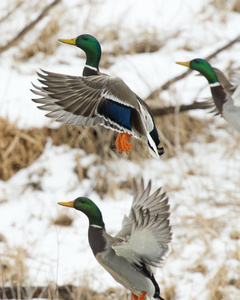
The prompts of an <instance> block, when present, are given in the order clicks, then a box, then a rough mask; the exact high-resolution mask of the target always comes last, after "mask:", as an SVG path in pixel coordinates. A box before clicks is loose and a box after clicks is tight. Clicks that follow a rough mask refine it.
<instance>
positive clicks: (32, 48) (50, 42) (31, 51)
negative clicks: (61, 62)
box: [18, 16, 59, 60]
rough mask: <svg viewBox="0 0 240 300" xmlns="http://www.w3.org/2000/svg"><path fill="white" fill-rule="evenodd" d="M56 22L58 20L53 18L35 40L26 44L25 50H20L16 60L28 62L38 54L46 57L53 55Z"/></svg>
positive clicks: (57, 27)
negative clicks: (40, 53)
mask: <svg viewBox="0 0 240 300" xmlns="http://www.w3.org/2000/svg"><path fill="white" fill-rule="evenodd" d="M58 20H59V19H58V18H56V17H55V16H53V17H52V18H51V20H50V21H49V22H48V23H47V25H46V26H45V27H44V29H43V30H42V31H41V33H40V35H39V36H37V37H36V40H35V41H33V43H31V44H28V45H27V47H26V48H22V49H21V50H20V57H18V59H19V58H20V59H22V60H28V59H29V58H31V57H32V56H34V55H36V54H37V53H39V52H42V53H44V55H46V56H47V55H51V54H53V53H54V52H55V50H56V48H57V46H58V41H57V33H58V31H59V24H58V22H59V21H58Z"/></svg>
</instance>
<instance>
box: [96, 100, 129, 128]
mask: <svg viewBox="0 0 240 300" xmlns="http://www.w3.org/2000/svg"><path fill="white" fill-rule="evenodd" d="M98 113H99V114H101V115H103V116H104V117H106V118H108V119H110V120H111V121H113V122H115V123H117V124H119V125H121V126H123V127H125V128H127V129H130V130H131V124H130V122H131V115H132V108H131V107H129V106H125V105H124V104H121V103H118V102H114V101H112V100H109V99H106V100H105V101H104V103H103V104H102V105H101V107H99V108H98Z"/></svg>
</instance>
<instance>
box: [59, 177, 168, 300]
mask: <svg viewBox="0 0 240 300" xmlns="http://www.w3.org/2000/svg"><path fill="white" fill-rule="evenodd" d="M150 190H151V182H150V181H149V183H148V185H147V187H146V189H144V184H143V181H142V182H141V186H140V188H139V189H138V192H137V193H136V194H135V197H134V199H133V203H132V207H131V210H130V213H129V216H128V217H127V216H126V215H125V216H124V218H123V222H122V228H121V230H120V231H119V232H118V233H117V234H116V235H115V236H114V237H113V236H111V235H109V234H108V233H107V232H106V229H105V224H104V222H103V218H102V213H101V211H100V209H99V208H98V207H97V205H96V204H95V203H94V202H93V201H92V200H90V199H88V198H86V197H79V198H77V199H75V200H74V201H71V202H59V203H58V204H60V205H63V206H67V207H73V208H75V209H77V210H80V211H81V212H83V213H84V214H85V215H86V216H87V217H88V219H89V229H88V240H89V244H90V247H91V248H92V251H93V254H94V256H95V258H96V259H97V261H98V262H99V263H100V264H101V265H102V266H103V267H104V268H105V269H106V270H107V271H108V272H109V273H110V274H111V275H112V277H113V278H114V279H115V280H116V281H117V282H119V283H120V284H122V285H123V286H124V287H125V288H127V289H128V290H130V291H131V293H132V296H133V299H134V300H143V299H145V296H146V297H148V298H150V299H161V300H163V298H162V297H161V296H160V289H159V286H158V284H157V282H156V280H155V278H154V272H153V267H160V266H161V265H162V263H163V260H164V258H165V257H166V256H167V255H168V253H169V252H170V241H171V236H172V234H171V227H170V225H169V217H170V212H169V204H168V198H167V197H166V193H160V192H161V188H159V189H158V190H156V191H155V192H154V193H153V194H152V195H150Z"/></svg>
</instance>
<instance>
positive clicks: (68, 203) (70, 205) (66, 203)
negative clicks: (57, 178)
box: [58, 201, 74, 207]
mask: <svg viewBox="0 0 240 300" xmlns="http://www.w3.org/2000/svg"><path fill="white" fill-rule="evenodd" d="M58 204H59V205H62V206H67V207H73V204H74V201H70V202H58Z"/></svg>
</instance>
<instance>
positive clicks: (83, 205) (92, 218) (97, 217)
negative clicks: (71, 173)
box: [58, 197, 104, 227]
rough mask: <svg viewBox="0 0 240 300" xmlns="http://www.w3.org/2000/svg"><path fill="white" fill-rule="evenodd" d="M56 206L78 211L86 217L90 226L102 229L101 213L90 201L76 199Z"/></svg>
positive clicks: (83, 198)
mask: <svg viewBox="0 0 240 300" xmlns="http://www.w3.org/2000/svg"><path fill="white" fill-rule="evenodd" d="M58 204H60V205H62V206H67V207H73V208H75V209H77V210H80V211H81V212H83V213H84V214H85V215H86V216H87V217H88V219H89V224H90V225H97V226H100V227H104V222H103V219H102V213H101V211H100V209H99V208H98V207H97V205H96V204H95V203H94V202H93V201H92V200H90V199H88V198H86V197H78V198H77V199H75V200H74V201H70V202H58Z"/></svg>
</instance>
